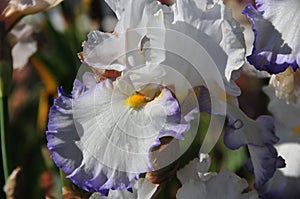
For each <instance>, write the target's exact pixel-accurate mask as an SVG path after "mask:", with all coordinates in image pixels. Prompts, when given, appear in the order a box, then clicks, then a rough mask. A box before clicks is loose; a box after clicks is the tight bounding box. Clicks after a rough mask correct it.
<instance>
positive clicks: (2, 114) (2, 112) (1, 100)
mask: <svg viewBox="0 0 300 199" xmlns="http://www.w3.org/2000/svg"><path fill="white" fill-rule="evenodd" d="M0 89H1V88H0ZM1 95H2V93H1V90H0V120H1V121H0V126H1V153H2V164H3V172H4V179H5V181H6V180H7V179H8V175H9V168H8V162H7V153H6V136H5V132H6V129H7V119H8V117H7V116H8V111H7V97H6V96H1Z"/></svg>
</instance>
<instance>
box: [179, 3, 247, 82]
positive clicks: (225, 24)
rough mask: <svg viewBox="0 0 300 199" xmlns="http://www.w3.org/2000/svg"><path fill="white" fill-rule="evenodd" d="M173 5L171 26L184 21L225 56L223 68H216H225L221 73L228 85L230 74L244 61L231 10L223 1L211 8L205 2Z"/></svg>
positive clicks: (240, 34)
mask: <svg viewBox="0 0 300 199" xmlns="http://www.w3.org/2000/svg"><path fill="white" fill-rule="evenodd" d="M205 3H206V5H204V4H205ZM175 5H176V6H174V22H177V21H178V22H179V21H183V22H185V23H188V24H190V25H192V26H193V27H195V28H196V29H197V30H198V31H202V32H204V33H205V34H207V35H209V36H210V37H211V38H212V39H213V40H214V42H216V43H217V44H219V45H220V47H221V48H222V49H223V51H224V52H225V53H226V55H227V60H226V61H225V62H223V63H222V64H224V63H225V64H224V65H220V66H218V67H220V70H222V69H221V68H223V67H224V68H225V71H224V69H223V71H222V72H223V73H224V74H225V77H226V79H227V81H230V79H231V73H232V72H233V71H235V70H238V69H239V68H241V67H242V65H243V64H244V59H245V58H244V57H245V40H244V35H243V28H241V27H240V25H239V24H238V22H237V21H235V20H234V19H233V17H232V14H231V11H230V9H229V8H227V7H226V6H225V5H224V4H223V1H216V2H215V3H214V4H211V3H210V2H208V1H201V3H199V2H198V1H195V0H180V1H177V4H175Z"/></svg>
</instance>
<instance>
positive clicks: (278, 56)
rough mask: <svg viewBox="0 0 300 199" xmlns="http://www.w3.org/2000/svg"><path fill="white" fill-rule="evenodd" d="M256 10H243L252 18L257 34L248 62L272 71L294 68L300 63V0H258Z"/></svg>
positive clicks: (249, 8)
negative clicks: (299, 11) (299, 25)
mask: <svg viewBox="0 0 300 199" xmlns="http://www.w3.org/2000/svg"><path fill="white" fill-rule="evenodd" d="M256 5H257V8H258V10H256V9H255V8H254V7H253V6H252V5H248V6H246V8H245V9H244V11H243V13H244V14H245V15H246V16H247V17H248V18H249V20H250V22H251V24H252V29H253V31H254V34H255V39H254V44H253V46H254V47H253V51H252V54H251V55H250V56H248V57H247V59H248V61H249V62H250V63H251V64H252V65H254V66H255V67H256V68H257V69H258V70H265V71H268V72H269V73H271V74H277V73H279V72H283V71H284V70H285V69H286V68H287V67H289V66H292V67H293V68H294V69H296V68H298V67H299V64H300V46H299V41H300V36H299V35H300V29H299V28H298V22H299V20H300V14H299V13H298V10H299V8H300V3H299V1H297V0H287V1H277V0H269V1H263V0H257V1H256Z"/></svg>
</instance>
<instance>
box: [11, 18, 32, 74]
mask: <svg viewBox="0 0 300 199" xmlns="http://www.w3.org/2000/svg"><path fill="white" fill-rule="evenodd" d="M10 33H11V34H12V35H13V36H14V37H15V39H16V41H17V43H16V44H15V45H14V46H13V48H12V52H11V53H12V58H13V68H14V69H22V68H23V67H24V66H25V65H26V64H27V62H28V59H29V58H30V56H31V55H32V54H34V53H35V52H36V51H37V42H36V41H35V40H34V39H33V38H32V33H33V28H32V27H31V26H30V25H28V24H27V23H25V22H23V21H20V22H19V23H18V24H17V25H15V26H14V27H13V29H12V30H11V31H10Z"/></svg>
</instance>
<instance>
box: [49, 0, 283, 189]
mask: <svg viewBox="0 0 300 199" xmlns="http://www.w3.org/2000/svg"><path fill="white" fill-rule="evenodd" d="M107 2H108V4H109V5H110V7H111V8H112V10H113V11H114V12H115V13H116V16H117V18H118V20H119V22H118V23H117V25H116V27H115V31H114V32H112V33H103V32H100V31H93V32H91V33H90V34H89V35H88V40H87V41H86V42H84V43H83V53H81V54H80V55H81V58H82V61H83V63H84V64H85V65H87V67H88V68H89V69H91V71H92V72H93V73H84V75H83V77H81V76H79V77H78V79H77V80H75V82H74V87H73V91H72V94H71V95H67V94H65V93H64V92H63V91H62V90H61V89H60V90H59V97H58V98H57V99H56V100H55V102H54V105H53V107H52V108H51V110H50V113H49V125H48V131H47V140H48V148H49V149H50V151H51V153H52V157H53V159H54V161H55V163H56V164H57V166H59V167H61V168H62V169H63V171H64V172H65V173H67V175H68V178H70V179H71V180H72V181H73V182H74V183H75V184H77V185H78V186H80V187H81V188H83V189H85V190H87V191H97V192H100V194H103V195H107V194H108V191H109V190H110V189H117V190H118V189H119V190H123V189H129V188H131V187H132V181H133V180H135V179H138V177H139V174H140V173H143V172H146V171H148V170H153V165H152V162H151V160H150V149H151V148H153V147H154V146H158V145H159V144H160V142H159V139H160V138H162V137H165V136H170V137H173V138H177V139H183V137H184V133H185V132H186V131H187V130H188V129H189V128H190V124H189V122H190V121H191V120H192V119H193V117H192V114H193V113H194V112H195V109H194V108H195V107H189V108H188V110H189V111H185V112H184V111H183V110H182V109H183V107H185V105H186V104H189V103H188V102H189V101H188V100H187V102H186V103H184V102H185V98H186V97H188V93H189V90H188V89H186V88H187V86H186V85H189V84H191V86H193V87H198V86H201V85H206V86H208V87H209V88H208V89H212V90H209V92H210V93H211V96H212V98H215V99H217V100H216V101H217V102H218V103H219V105H218V104H214V105H216V106H213V107H212V109H213V110H212V111H211V113H213V114H218V113H223V112H222V110H221V109H222V107H223V106H226V103H227V102H226V101H227V100H228V101H229V102H230V104H231V106H230V111H231V113H230V114H231V117H232V118H234V120H238V119H239V118H241V119H240V120H243V121H245V123H244V124H243V125H244V127H245V128H244V129H247V128H249V130H247V131H246V133H244V132H242V133H228V134H227V138H228V141H229V142H228V145H229V146H231V147H230V148H232V149H235V148H238V147H240V146H242V145H246V144H248V146H250V147H251V151H252V152H253V153H252V152H251V155H253V157H254V158H252V162H253V167H254V172H255V174H256V175H257V176H258V180H257V181H258V182H259V183H262V184H263V183H264V182H265V181H266V180H267V179H268V178H270V175H269V173H270V174H273V173H274V170H275V169H276V167H277V166H278V165H279V164H280V160H281V159H278V157H277V153H276V150H275V151H274V150H273V149H274V148H272V144H274V143H275V142H276V141H277V138H276V136H274V134H273V131H272V124H271V122H270V121H269V119H266V121H265V123H264V122H261V121H257V122H254V121H252V120H249V119H248V117H246V116H245V115H243V114H241V113H240V110H239V109H238V107H237V104H236V96H238V95H239V94H240V90H239V88H238V87H237V85H236V84H235V83H234V81H233V80H234V79H235V78H236V77H237V75H238V70H239V69H240V67H241V66H242V65H243V63H244V55H245V44H244V39H243V29H242V28H241V27H240V26H239V24H238V23H237V22H236V21H235V20H234V19H233V18H232V16H231V12H230V10H229V9H228V8H227V7H226V6H225V5H224V4H223V1H215V2H214V3H210V2H206V1H200V2H199V1H195V0H190V1H188V0H178V1H177V2H176V3H175V4H173V5H172V6H171V7H168V6H165V5H161V4H160V3H159V2H158V1H146V0H145V1H135V2H134V3H133V1H124V0H120V1H113V0H107ZM174 35H175V36H178V35H181V36H182V37H181V38H186V40H180V39H178V38H177V37H174ZM174 39H175V40H174ZM199 44H200V45H199ZM199 46H201V48H199V49H200V50H201V49H202V51H200V50H199V51H195V50H196V49H197V48H196V47H199ZM137 49H138V50H137ZM170 49H172V50H173V51H172V52H169V51H168V50H170ZM203 49H205V50H206V51H203ZM197 50H198V49H197ZM202 52H205V53H204V54H205V55H208V56H209V57H210V59H208V60H205V59H202V58H203V54H201V53H202ZM178 55H180V56H186V57H189V58H190V59H189V60H187V61H186V60H184V59H182V57H180V56H178ZM186 57H184V58H186ZM188 61H191V62H190V63H189V62H188ZM212 63H213V64H212ZM164 66H168V67H164ZM213 66H216V67H213ZM168 69H169V71H168ZM172 70H175V71H177V72H179V74H182V76H183V77H185V80H184V79H183V80H182V79H177V78H176V77H174V76H172V77H171V76H168V74H170V71H172ZM199 71H200V73H201V72H203V74H200V75H199ZM216 74H219V76H218V77H220V78H219V79H220V81H217V80H218V79H216V78H215V77H216ZM201 75H203V76H202V77H199V76H201ZM174 79H175V80H174ZM186 79H188V81H187V82H185V81H186ZM203 79H204V80H203ZM203 81H204V82H205V83H206V84H205V83H204V82H203ZM224 84H225V87H224V86H223V87H222V85H224ZM171 88H173V89H171ZM182 102H183V103H182ZM201 103H202V102H201ZM220 104H221V105H220ZM181 105H182V106H181ZM183 112H184V113H183ZM240 120H238V121H240ZM230 124H233V125H229V126H230V127H234V128H235V129H234V130H238V129H239V128H241V127H242V125H237V123H236V122H233V123H230ZM252 124H254V126H252ZM264 124H266V126H265V125H264ZM244 129H243V130H244ZM238 132H239V131H238ZM252 132H255V136H254V137H253V138H252V137H251V135H250V133H252ZM229 138H230V139H229ZM265 145H268V146H269V145H270V147H266V146H265ZM269 150H271V152H269ZM268 153H271V154H268ZM268 155H271V162H270V168H272V169H273V170H271V172H269V171H268V169H265V168H264V167H263V166H262V164H263V162H264V159H263V158H267V157H269V156H268ZM255 158H256V159H255ZM277 163H278V164H277ZM268 165H269V164H268ZM268 168H269V167H268ZM205 172H206V171H205ZM265 172H267V174H265ZM224 175H225V176H226V175H227V174H226V172H225V174H224ZM265 175H267V176H265ZM216 179H218V178H216ZM217 181H218V180H217ZM216 183H217V182H216ZM259 183H258V184H259ZM243 187H244V186H241V187H240V189H241V188H243ZM241 191H242V190H240V192H239V193H241Z"/></svg>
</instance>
